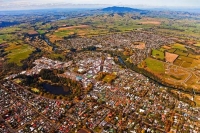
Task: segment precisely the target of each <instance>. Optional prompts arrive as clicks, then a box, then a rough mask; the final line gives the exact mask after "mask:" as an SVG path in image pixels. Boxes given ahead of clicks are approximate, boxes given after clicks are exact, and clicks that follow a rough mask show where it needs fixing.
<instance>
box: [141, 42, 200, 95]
mask: <svg viewBox="0 0 200 133" xmlns="http://www.w3.org/2000/svg"><path fill="white" fill-rule="evenodd" d="M161 49H162V50H161ZM161 49H159V50H153V51H152V53H151V56H152V57H153V58H154V59H152V58H150V57H148V58H147V59H145V60H144V62H142V63H141V64H140V65H139V67H141V66H142V68H143V69H145V70H147V71H149V72H151V73H153V75H155V76H157V77H159V78H160V79H163V80H164V81H165V82H166V83H167V84H171V85H172V86H176V87H178V86H179V87H184V88H187V89H188V88H193V89H195V90H196V91H198V92H199V91H200V90H199V87H200V83H199V80H200V78H199V72H198V71H197V70H199V69H200V66H199V63H200V56H199V55H194V54H193V53H191V52H189V51H188V49H187V48H186V47H185V45H182V44H177V43H175V44H171V45H170V46H169V45H168V46H162V48H161ZM163 52H165V54H163ZM163 58H165V60H163ZM161 59H162V60H161ZM187 89H186V90H187Z"/></svg>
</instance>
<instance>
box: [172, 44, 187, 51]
mask: <svg viewBox="0 0 200 133" xmlns="http://www.w3.org/2000/svg"><path fill="white" fill-rule="evenodd" d="M172 48H174V49H179V50H182V51H187V49H186V48H185V45H182V44H179V43H176V44H173V45H172Z"/></svg>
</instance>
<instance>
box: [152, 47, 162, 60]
mask: <svg viewBox="0 0 200 133" xmlns="http://www.w3.org/2000/svg"><path fill="white" fill-rule="evenodd" d="M152 57H154V58H156V59H160V60H164V59H165V54H164V52H162V51H160V50H155V49H154V50H152Z"/></svg>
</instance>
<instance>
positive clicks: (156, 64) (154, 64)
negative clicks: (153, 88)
mask: <svg viewBox="0 0 200 133" xmlns="http://www.w3.org/2000/svg"><path fill="white" fill-rule="evenodd" d="M145 63H146V66H147V68H148V69H150V70H151V71H153V72H156V73H164V72H165V66H164V62H162V61H159V60H156V59H152V58H150V57H148V58H146V59H145Z"/></svg>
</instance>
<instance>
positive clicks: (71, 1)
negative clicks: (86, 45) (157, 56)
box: [0, 0, 200, 10]
mask: <svg viewBox="0 0 200 133" xmlns="http://www.w3.org/2000/svg"><path fill="white" fill-rule="evenodd" d="M77 4H100V5H102V4H106V5H116V6H117V5H127V6H128V5H129V6H147V7H148V6H153V7H190V8H191V7H200V0H0V10H9V9H23V8H24V9H25V8H43V7H45V8H47V7H59V6H64V5H68V6H70V5H71V6H74V5H77ZM82 6H83V5H82Z"/></svg>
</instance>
